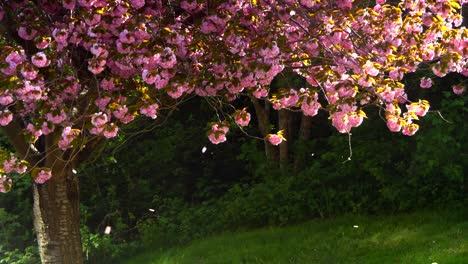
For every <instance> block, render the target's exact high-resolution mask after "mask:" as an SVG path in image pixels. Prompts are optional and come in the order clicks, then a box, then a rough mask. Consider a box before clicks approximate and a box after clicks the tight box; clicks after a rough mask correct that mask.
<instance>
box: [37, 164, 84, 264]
mask: <svg viewBox="0 0 468 264" xmlns="http://www.w3.org/2000/svg"><path fill="white" fill-rule="evenodd" d="M50 156H51V158H48V161H47V162H46V163H49V164H46V166H47V165H48V167H50V168H52V178H51V179H50V180H49V181H47V182H46V183H45V184H34V187H33V192H34V206H33V212H34V228H35V230H36V235H37V242H38V246H39V254H40V256H41V261H42V263H44V264H59V263H60V264H81V263H83V249H82V244H81V236H80V201H79V185H78V177H77V176H76V175H74V174H73V172H72V169H73V167H72V165H71V163H69V162H66V161H62V160H60V159H59V157H56V156H55V155H50ZM54 157H55V159H54ZM50 163H52V164H50Z"/></svg>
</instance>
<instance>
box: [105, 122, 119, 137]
mask: <svg viewBox="0 0 468 264" xmlns="http://www.w3.org/2000/svg"><path fill="white" fill-rule="evenodd" d="M117 132H119V128H118V127H117V126H116V125H114V123H110V124H109V125H108V126H106V128H105V129H104V132H103V134H104V136H105V137H106V138H113V137H115V136H117Z"/></svg>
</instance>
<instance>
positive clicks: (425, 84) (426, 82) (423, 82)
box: [419, 78, 432, 88]
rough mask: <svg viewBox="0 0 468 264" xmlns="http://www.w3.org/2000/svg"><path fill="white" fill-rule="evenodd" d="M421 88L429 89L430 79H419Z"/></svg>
mask: <svg viewBox="0 0 468 264" xmlns="http://www.w3.org/2000/svg"><path fill="white" fill-rule="evenodd" d="M419 86H421V88H431V86H432V79H431V78H421V83H420V84H419Z"/></svg>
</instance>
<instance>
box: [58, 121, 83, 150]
mask: <svg viewBox="0 0 468 264" xmlns="http://www.w3.org/2000/svg"><path fill="white" fill-rule="evenodd" d="M79 134H80V131H79V130H78V129H72V128H71V127H69V126H67V127H65V128H64V129H63V131H62V138H61V139H60V140H59V142H58V146H59V148H61V149H62V150H64V151H65V150H66V149H68V148H69V147H70V144H71V143H72V142H73V140H75V138H76V137H77V136H78V135H79Z"/></svg>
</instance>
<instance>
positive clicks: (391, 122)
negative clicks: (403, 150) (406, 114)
mask: <svg viewBox="0 0 468 264" xmlns="http://www.w3.org/2000/svg"><path fill="white" fill-rule="evenodd" d="M387 127H388V129H389V130H390V131H392V132H399V131H400V130H401V124H400V122H399V120H398V117H395V116H391V117H390V118H389V119H387Z"/></svg>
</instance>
